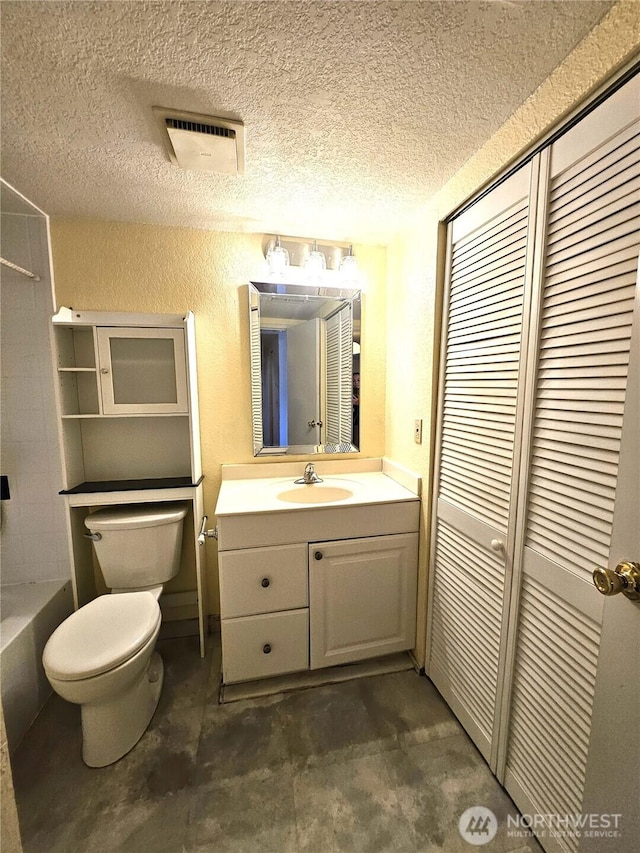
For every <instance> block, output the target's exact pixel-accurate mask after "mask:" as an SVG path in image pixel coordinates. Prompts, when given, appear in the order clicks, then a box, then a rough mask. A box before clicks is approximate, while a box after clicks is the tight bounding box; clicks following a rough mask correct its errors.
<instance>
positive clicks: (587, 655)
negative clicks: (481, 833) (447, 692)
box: [497, 79, 640, 851]
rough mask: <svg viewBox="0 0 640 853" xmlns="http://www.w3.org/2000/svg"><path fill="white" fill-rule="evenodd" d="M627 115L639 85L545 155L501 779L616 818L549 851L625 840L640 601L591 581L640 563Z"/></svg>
mask: <svg viewBox="0 0 640 853" xmlns="http://www.w3.org/2000/svg"><path fill="white" fill-rule="evenodd" d="M639 107H640V84H639V82H638V80H637V79H636V80H635V81H632V82H631V83H630V84H627V86H626V87H624V88H623V89H621V90H620V91H619V92H617V93H616V94H615V95H614V96H612V97H611V98H609V99H608V100H607V101H606V102H605V103H604V104H603V105H601V106H600V107H599V108H598V109H597V110H595V111H594V112H592V113H591V114H590V115H589V116H587V118H586V119H583V120H582V121H581V122H580V123H579V124H578V125H577V126H576V127H575V128H573V129H572V130H570V131H569V132H567V133H566V134H565V135H564V136H563V137H561V138H560V139H559V140H558V141H557V142H556V143H554V145H553V146H552V147H551V149H550V150H547V151H546V152H544V155H543V158H542V168H541V175H542V181H541V194H540V196H541V201H540V218H539V222H538V224H539V229H538V240H537V246H536V256H537V258H538V265H537V273H536V281H535V285H536V287H538V288H539V298H537V299H535V309H534V310H535V315H536V316H535V317H534V322H532V338H531V344H530V352H531V357H530V359H529V370H528V376H527V398H528V411H527V414H526V421H527V423H528V424H529V425H530V426H529V429H528V431H527V435H526V437H525V442H524V447H523V455H522V460H523V461H522V467H521V479H522V482H523V487H522V488H521V492H520V502H519V506H518V518H519V521H518V534H517V542H516V551H515V565H514V589H516V590H517V594H515V593H514V596H513V599H512V608H511V618H510V623H509V627H508V631H507V633H508V635H509V637H510V638H512V639H511V641H510V648H509V652H508V656H507V660H506V665H505V671H506V672H507V673H508V674H510V676H511V677H510V678H508V679H507V681H506V685H505V691H504V694H503V697H502V709H503V725H502V732H501V738H500V741H501V744H500V755H499V760H498V768H497V772H498V776H499V778H502V779H504V784H505V787H506V788H507V790H508V791H509V793H510V794H511V796H512V797H513V799H514V801H515V803H516V804H517V805H518V807H519V808H520V810H521V811H523V812H525V813H527V814H542V815H558V816H559V819H560V820H562V817H563V816H567V815H584V814H585V813H588V812H594V813H595V812H597V813H600V812H602V811H604V812H606V813H608V814H613V813H620V812H622V813H623V815H622V818H621V819H620V820H621V823H622V824H624V823H626V832H624V834H623V837H621V838H617V839H616V838H605V839H603V838H602V837H598V836H594V837H593V838H589V836H587V835H586V834H585V833H584V832H581V834H580V835H578V834H576V833H575V832H572V831H570V830H567V829H566V827H560V830H561V832H560V833H559V835H558V836H557V837H553V836H552V835H551V833H549V832H544V830H543V831H542V837H541V841H542V843H543V845H544V847H545V849H547V850H568V851H578V850H583V849H587V848H588V847H589V845H590V844H592V845H595V847H594V846H592V847H591V849H596V850H599V849H602V850H604V849H606V850H611V851H614V850H620V851H623V850H632V849H634V846H633V845H634V844H635V843H636V842H637V834H636V836H635V840H634V836H633V835H632V829H631V824H632V823H633V822H634V821H635V822H636V833H637V808H638V795H639V776H638V768H639V766H640V763H639V760H638V737H637V733H636V732H635V731H634V733H633V734H629V731H627V732H626V733H624V732H621V731H620V728H619V726H620V725H621V724H622V726H623V727H624V725H625V723H624V722H623V721H629V722H630V723H631V725H632V726H636V727H637V723H638V717H639V714H640V705H638V678H639V676H640V670H639V666H638V650H639V648H640V609H639V604H638V602H632V601H629V600H627V599H626V598H624V596H622V595H619V596H617V597H616V598H615V599H613V598H612V599H611V600H607V599H605V598H604V597H603V596H602V595H601V594H600V593H599V592H598V591H597V590H596V588H595V586H594V584H593V581H592V573H593V570H594V569H595V568H596V567H598V566H600V567H603V568H609V569H614V568H615V566H616V564H617V563H618V562H619V561H620V560H630V561H636V562H638V561H640V550H639V540H638V528H639V527H640V514H639V506H640V504H639V502H638V482H639V480H640V466H639V455H640V453H639V451H640V443H639V439H638V418H637V405H638V404H637V396H638V382H639V379H638V373H637V370H638V365H637V360H638V356H637V349H636V351H635V355H634V358H633V360H632V363H631V371H630V372H629V365H630V357H629V353H630V339H631V333H632V328H633V311H634V299H636V300H637V263H638V251H639V249H640V122H639V121H638V113H639ZM636 310H637V309H636ZM637 325H638V324H637V321H636V329H635V331H634V335H636V336H637V335H638V328H637ZM635 346H636V347H637V344H635ZM623 430H624V438H623ZM595 820H596V821H597V818H596V819H595ZM598 829H599V830H602V829H603V827H602V826H601V825H598V826H596V827H594V830H598ZM623 830H624V826H622V825H621V826H620V831H623ZM598 844H599V845H600V846H598ZM605 845H606V846H605Z"/></svg>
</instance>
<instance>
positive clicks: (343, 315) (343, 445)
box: [249, 283, 361, 456]
mask: <svg viewBox="0 0 640 853" xmlns="http://www.w3.org/2000/svg"><path fill="white" fill-rule="evenodd" d="M360 304H361V303H360V291H359V290H353V289H337V288H327V287H314V286H310V285H297V284H272V283H269V284H262V283H253V284H250V285H249V326H250V336H251V407H252V419H253V453H254V456H265V455H269V456H277V455H284V454H294V453H299V454H304V453H349V452H352V451H355V450H358V446H359V441H360V437H359V436H360V318H361V309H360Z"/></svg>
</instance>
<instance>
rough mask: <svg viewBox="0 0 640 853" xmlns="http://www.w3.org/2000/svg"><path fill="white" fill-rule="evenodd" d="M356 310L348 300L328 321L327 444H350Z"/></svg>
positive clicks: (326, 337) (326, 335)
mask: <svg viewBox="0 0 640 853" xmlns="http://www.w3.org/2000/svg"><path fill="white" fill-rule="evenodd" d="M352 312H353V309H352V306H351V304H350V303H347V304H345V305H343V306H341V308H340V309H339V310H338V311H336V312H335V313H334V314H332V315H331V316H330V317H328V318H327V320H326V322H325V341H326V345H325V354H326V355H325V364H326V369H325V382H326V387H325V394H324V397H325V421H326V433H325V434H326V443H327V444H336V445H348V446H349V449H350V447H351V440H352V436H351V433H352V429H353V400H352V397H353V373H352V371H353V366H352V365H353V313H352Z"/></svg>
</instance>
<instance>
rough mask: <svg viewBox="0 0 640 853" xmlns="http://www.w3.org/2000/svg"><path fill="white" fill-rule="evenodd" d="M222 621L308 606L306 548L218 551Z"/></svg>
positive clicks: (289, 547)
mask: <svg viewBox="0 0 640 853" xmlns="http://www.w3.org/2000/svg"><path fill="white" fill-rule="evenodd" d="M218 560H219V564H220V613H221V616H222V619H231V618H233V617H236V616H251V615H252V614H255V613H274V612H276V611H278V610H295V609H297V608H300V607H307V606H308V604H309V593H308V589H307V545H306V543H305V544H304V545H281V546H276V547H275V548H245V549H242V550H239V551H221V552H220V554H219V556H218Z"/></svg>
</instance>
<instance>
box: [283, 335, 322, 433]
mask: <svg viewBox="0 0 640 853" xmlns="http://www.w3.org/2000/svg"><path fill="white" fill-rule="evenodd" d="M287 400H288V402H287V410H288V421H289V435H288V442H287V443H288V444H320V426H319V423H320V422H321V418H320V320H318V319H313V320H307V322H306V323H298V324H297V325H295V326H291V327H290V328H289V329H288V330H287ZM309 424H312V426H309Z"/></svg>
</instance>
